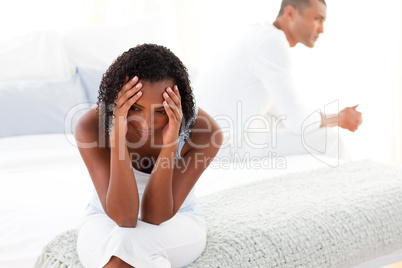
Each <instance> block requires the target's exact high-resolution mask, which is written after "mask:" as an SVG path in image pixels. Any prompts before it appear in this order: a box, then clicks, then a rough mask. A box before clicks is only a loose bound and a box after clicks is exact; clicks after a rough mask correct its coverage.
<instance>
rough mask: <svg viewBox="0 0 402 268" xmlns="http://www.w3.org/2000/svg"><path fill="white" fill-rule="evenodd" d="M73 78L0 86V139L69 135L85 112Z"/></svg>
mask: <svg viewBox="0 0 402 268" xmlns="http://www.w3.org/2000/svg"><path fill="white" fill-rule="evenodd" d="M88 107H89V104H88V100H87V98H86V95H85V92H84V89H83V86H82V82H81V80H80V79H79V77H78V76H77V75H74V76H72V77H70V78H65V79H52V80H48V79H46V80H29V81H21V82H2V83H0V114H1V115H2V116H1V117H0V126H1V127H0V137H7V136H17V135H29V134H44V133H72V129H73V125H74V123H75V122H76V120H77V119H78V117H79V116H80V115H81V114H82V113H83V112H84V111H85V110H86V109H88Z"/></svg>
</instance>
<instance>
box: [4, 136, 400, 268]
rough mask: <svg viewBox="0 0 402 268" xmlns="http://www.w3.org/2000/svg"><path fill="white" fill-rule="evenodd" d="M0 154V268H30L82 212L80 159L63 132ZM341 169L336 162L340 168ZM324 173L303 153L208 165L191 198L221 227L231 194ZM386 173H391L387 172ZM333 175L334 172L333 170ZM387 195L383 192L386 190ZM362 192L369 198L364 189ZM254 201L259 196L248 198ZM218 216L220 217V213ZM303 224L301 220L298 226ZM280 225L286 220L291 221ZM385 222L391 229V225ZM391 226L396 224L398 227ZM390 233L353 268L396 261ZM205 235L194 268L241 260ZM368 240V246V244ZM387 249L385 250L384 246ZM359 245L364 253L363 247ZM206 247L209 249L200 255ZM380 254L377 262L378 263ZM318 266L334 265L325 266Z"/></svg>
mask: <svg viewBox="0 0 402 268" xmlns="http://www.w3.org/2000/svg"><path fill="white" fill-rule="evenodd" d="M0 148H1V152H0V163H1V171H0V179H1V185H2V187H1V188H0V199H1V202H0V204H1V206H0V214H1V215H0V216H1V222H0V237H1V239H0V252H1V254H0V265H1V267H7V268H14V267H33V265H34V264H35V262H36V261H37V259H38V258H39V256H40V254H41V252H42V250H43V249H44V247H45V246H46V245H47V244H48V243H49V242H50V241H51V240H53V239H54V238H55V237H56V236H57V235H59V234H61V233H63V232H66V231H68V230H73V229H76V228H77V226H78V223H79V221H80V217H81V216H82V213H83V211H84V207H85V205H86V203H87V201H88V199H89V197H90V193H91V192H92V190H93V189H92V184H91V180H90V178H89V175H88V173H87V171H86V168H85V166H84V164H83V162H82V161H81V158H80V155H79V153H78V150H77V148H76V146H75V142H74V139H73V136H72V135H71V134H67V135H66V134H42V135H26V136H18V137H8V138H2V139H0ZM368 163H369V165H368V166H372V167H373V168H375V167H377V170H378V165H380V167H381V165H382V164H380V163H375V162H370V161H369V162H368ZM346 164H347V163H343V164H341V165H340V167H342V165H346ZM349 164H350V163H349ZM360 165H362V163H360ZM376 165H377V166H376ZM328 168H329V167H328V166H326V164H325V163H323V162H321V161H318V160H317V159H315V158H314V157H312V156H310V155H295V156H287V157H286V168H283V169H279V168H278V169H275V168H271V169H253V168H251V167H250V166H249V167H247V166H242V167H239V166H238V165H237V164H235V163H227V164H226V165H225V166H219V167H218V166H217V165H215V166H214V165H212V166H211V167H210V168H209V169H208V170H207V171H206V172H205V174H204V175H203V176H202V177H201V179H200V180H199V182H198V183H197V185H196V187H197V188H196V193H197V196H198V197H199V199H200V201H201V203H202V205H203V208H204V211H205V212H206V214H207V217H209V218H210V220H211V222H214V221H217V219H216V218H219V215H216V211H214V210H213V208H214V206H211V205H208V203H210V202H217V201H216V199H220V201H219V202H222V199H224V200H226V201H225V202H226V205H225V206H223V208H228V209H229V211H230V213H228V212H227V211H226V210H225V211H226V212H224V211H221V212H220V213H219V214H221V215H222V216H221V217H220V219H219V220H221V221H222V220H224V218H225V217H226V218H227V220H228V219H230V220H233V219H234V218H236V217H235V215H236V212H235V211H234V210H230V208H229V207H227V205H228V202H229V203H232V204H233V203H235V202H236V198H233V196H236V195H237V196H239V195H238V194H236V195H234V193H235V192H236V191H237V192H238V191H239V190H240V191H246V192H247V191H248V193H249V194H253V193H254V194H256V193H257V192H256V189H255V187H256V186H255V185H258V184H261V183H266V184H267V183H268V184H269V183H271V186H270V187H267V188H272V187H273V185H280V183H279V182H280V181H281V180H286V181H294V182H295V184H293V187H294V185H299V186H300V185H302V184H301V183H300V180H301V178H302V176H301V174H303V172H304V173H305V172H314V171H315V172H316V174H317V175H316V176H319V175H320V172H321V174H322V172H323V171H322V170H323V169H324V170H325V172H327V169H328ZM330 169H334V168H330ZM320 170H321V171H320ZM335 170H336V169H335ZM389 170H392V167H390V168H389ZM396 170H398V169H396ZM334 174H336V172H335V171H334ZM378 174H379V175H381V174H386V172H381V170H379V171H378ZM395 174H397V175H398V174H399V181H400V183H399V185H398V184H396V185H395V189H394V192H393V193H396V194H399V199H396V201H398V200H399V201H401V200H402V181H401V180H402V177H401V176H402V170H401V169H399V173H392V174H391V176H389V177H393V178H392V179H393V180H395V179H396V178H397V177H398V176H394V175H395ZM355 175H356V174H355ZM376 175H377V174H376ZM286 176H287V177H286ZM379 178H380V176H379ZM316 179H317V178H316ZM298 180H299V182H298ZM253 185H254V188H253ZM351 185H353V184H351ZM329 186H331V184H329ZM332 186H333V185H332ZM287 187H289V189H291V187H292V184H289V185H288V186H287ZM303 189H305V188H303V187H301V190H303ZM387 189H388V190H387V191H389V188H387ZM230 191H233V192H230ZM387 191H386V190H384V194H389V192H387ZM278 192H279V191H278ZM327 194H328V195H330V194H331V191H328V193H327ZM370 194H372V191H371V192H370ZM231 196H232V199H231ZM288 197H290V196H288ZM397 197H398V196H397ZM255 198H262V197H261V196H258V195H255ZM255 198H254V199H255ZM267 198H268V197H267ZM320 198H321V199H320ZM320 198H318V197H317V201H320V200H322V198H323V196H322V193H321V197H320ZM254 199H252V198H251V199H250V204H249V205H251V204H253V202H254V203H255V200H254ZM214 200H215V201H214ZM263 200H265V199H264V198H262V199H261V202H259V203H264V202H262V201H263ZM387 200H388V199H387ZM313 201H314V199H311V198H310V199H309V200H305V202H306V204H305V208H306V211H307V210H309V209H311V206H313V205H314V202H313ZM388 201H389V200H388ZM225 202H223V203H225ZM266 202H267V201H266ZM265 204H266V203H265ZM295 204H300V200H295ZM381 205H382V206H383V207H384V210H385V211H386V210H387V209H394V210H395V207H398V206H399V207H401V206H402V205H401V203H399V204H398V203H390V204H388V205H389V206H388V205H384V203H381ZM252 207H255V206H252ZM245 208H247V206H246V207H245ZM259 210H261V208H259ZM344 211H345V210H344V209H340V210H339V212H344ZM224 213H227V214H226V215H225V214H224ZM237 213H238V214H239V215H244V210H241V209H239V211H238V212H237ZM242 213H243V214H242ZM391 214H392V215H394V217H396V218H394V219H400V220H402V212H401V210H399V211H391ZM230 215H233V217H232V218H231V217H228V216H230ZM307 215H308V214H307ZM334 215H336V213H335V214H334ZM308 219H309V218H308V217H307V218H306V219H305V220H308ZM227 220H226V221H223V223H224V224H226V225H227V224H228V221H227ZM287 220H288V221H292V219H287ZM239 223H242V224H243V225H241V228H239V229H240V230H243V231H242V232H241V233H242V234H247V231H245V230H249V232H254V233H255V232H256V230H260V229H261V228H257V227H256V226H250V229H249V228H247V225H244V223H249V224H250V221H247V220H244V218H243V220H241V221H239ZM392 224H395V222H393V223H392ZM392 224H391V222H389V226H392ZM397 224H398V225H399V222H398V223H397ZM293 226H294V225H293ZM389 226H387V225H384V226H379V227H380V228H384V229H385V230H386V229H387V228H388V227H389ZM218 227H219V226H218ZM251 227H252V228H251ZM352 227H353V225H351V226H350V228H352ZM214 230H216V231H218V230H221V233H223V231H222V230H224V229H222V227H220V229H219V228H217V226H210V231H211V232H212V231H214ZM291 231H295V230H294V229H292V228H289V232H291ZM352 231H353V230H352ZM395 232H396V233H395ZM249 234H250V233H249ZM392 234H393V235H394V240H393V241H391V242H389V241H388V242H389V243H388V244H387V243H385V242H384V240H378V243H380V242H381V243H382V244H381V246H380V247H378V245H377V246H375V244H374V246H375V248H376V249H377V251H374V252H375V254H380V253H383V252H381V251H378V249H381V248H383V249H384V250H385V252H386V253H387V254H384V253H383V254H382V255H384V256H381V255H375V254H374V253H373V254H374V255H372V258H370V256H364V258H365V261H370V262H368V263H365V264H363V263H364V262H362V264H361V265H359V266H356V267H359V268H361V267H381V266H383V265H387V264H390V263H393V262H396V261H400V260H402V245H401V246H400V249H398V248H395V243H396V244H398V243H400V242H401V241H402V231H401V228H399V229H397V228H396V229H395V228H394V231H393V232H392ZM210 236H211V237H210V244H209V245H208V246H207V250H206V254H207V255H205V256H202V257H201V258H200V260H199V261H198V262H203V263H205V262H206V261H209V264H210V265H209V266H205V267H218V266H214V264H219V262H221V263H220V267H233V266H231V265H230V264H231V263H230V262H229V264H228V263H226V265H225V263H224V261H223V260H222V259H219V258H223V257H222V256H225V255H226V257H227V256H232V257H233V258H234V257H236V256H241V255H240V254H238V253H236V251H235V252H233V251H231V250H229V249H230V247H232V250H235V249H236V245H237V246H241V245H243V247H244V245H245V244H246V243H244V242H241V241H242V240H241V239H243V238H241V237H237V240H236V239H234V240H231V239H229V238H227V237H226V238H225V236H219V232H218V233H210ZM284 237H285V236H284ZM217 239H218V240H217ZM219 241H222V245H221V246H222V247H221V248H219V244H220V243H219ZM233 241H235V242H236V241H237V243H234V244H231V243H233ZM262 241H264V240H262ZM290 241H292V240H290ZM318 241H319V240H318ZM370 241H371V242H372V243H374V242H375V241H374V242H373V241H372V240H370ZM398 241H399V242H398ZM282 242H283V241H282ZM391 244H392V247H389V245H391ZM312 246H313V245H312ZM361 246H362V248H364V246H363V245H361ZM208 247H212V248H210V249H208ZM212 249H213V250H212ZM391 249H392V250H391ZM387 250H388V251H390V250H391V251H392V252H387ZM208 254H209V255H208ZM211 254H212V255H211ZM284 255H286V254H284ZM380 256H381V258H378V257H380ZM370 259H374V260H370ZM312 260H313V259H312ZM233 261H235V262H236V263H239V262H238V261H239V259H236V258H234V260H233ZM239 265H240V266H239V267H253V266H247V264H244V263H243V264H239ZM191 267H203V266H197V262H196V263H195V264H194V266H191ZM254 267H256V266H254ZM272 267H291V266H272ZM311 267H314V266H311ZM316 267H317V266H316ZM325 267H339V266H329V265H328V266H325ZM344 267H352V266H344Z"/></svg>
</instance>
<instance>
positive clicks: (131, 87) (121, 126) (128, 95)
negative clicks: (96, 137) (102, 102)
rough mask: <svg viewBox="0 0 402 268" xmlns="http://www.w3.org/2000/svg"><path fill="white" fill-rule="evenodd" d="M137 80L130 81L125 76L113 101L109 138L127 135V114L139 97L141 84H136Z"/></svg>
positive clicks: (135, 77) (135, 78) (136, 78)
mask: <svg viewBox="0 0 402 268" xmlns="http://www.w3.org/2000/svg"><path fill="white" fill-rule="evenodd" d="M138 81H139V78H138V77H137V76H134V78H132V79H130V78H129V77H128V76H126V79H125V80H124V84H123V87H122V89H121V90H120V91H119V93H118V94H117V99H116V100H115V102H114V103H115V104H116V107H115V108H114V111H113V115H114V118H113V121H112V123H113V125H112V128H111V137H114V136H115V135H116V134H119V135H124V136H125V135H126V133H127V114H128V111H129V110H130V108H131V106H132V105H133V104H134V103H135V102H136V101H137V100H138V99H139V98H140V97H141V95H142V92H141V91H140V90H141V88H142V84H141V83H138Z"/></svg>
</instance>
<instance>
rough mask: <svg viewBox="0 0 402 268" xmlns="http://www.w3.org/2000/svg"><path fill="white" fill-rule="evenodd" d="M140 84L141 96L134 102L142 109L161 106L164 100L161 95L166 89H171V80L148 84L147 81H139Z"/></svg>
mask: <svg viewBox="0 0 402 268" xmlns="http://www.w3.org/2000/svg"><path fill="white" fill-rule="evenodd" d="M140 83H141V84H142V88H141V91H142V96H141V97H140V98H139V99H138V101H137V102H136V103H137V104H138V105H140V106H142V107H151V106H152V105H158V106H160V105H162V103H163V101H164V98H163V95H162V94H163V93H164V92H165V91H166V89H167V88H168V87H170V88H173V86H174V84H173V80H172V79H170V80H164V81H160V82H149V81H147V80H140Z"/></svg>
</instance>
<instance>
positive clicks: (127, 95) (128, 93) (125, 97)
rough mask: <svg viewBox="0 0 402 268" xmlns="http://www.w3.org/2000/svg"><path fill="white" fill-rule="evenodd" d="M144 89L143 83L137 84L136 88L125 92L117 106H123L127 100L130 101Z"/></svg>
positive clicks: (117, 101) (119, 98) (118, 100)
mask: <svg viewBox="0 0 402 268" xmlns="http://www.w3.org/2000/svg"><path fill="white" fill-rule="evenodd" d="M141 88H142V83H141V82H140V83H137V84H136V85H135V86H133V87H131V88H130V89H129V90H127V91H125V92H124V93H123V95H121V96H120V97H118V98H117V100H116V105H117V106H123V105H124V104H125V103H126V102H127V100H129V99H130V98H131V97H132V96H134V94H136V93H137V92H138V91H140V90H141Z"/></svg>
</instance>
